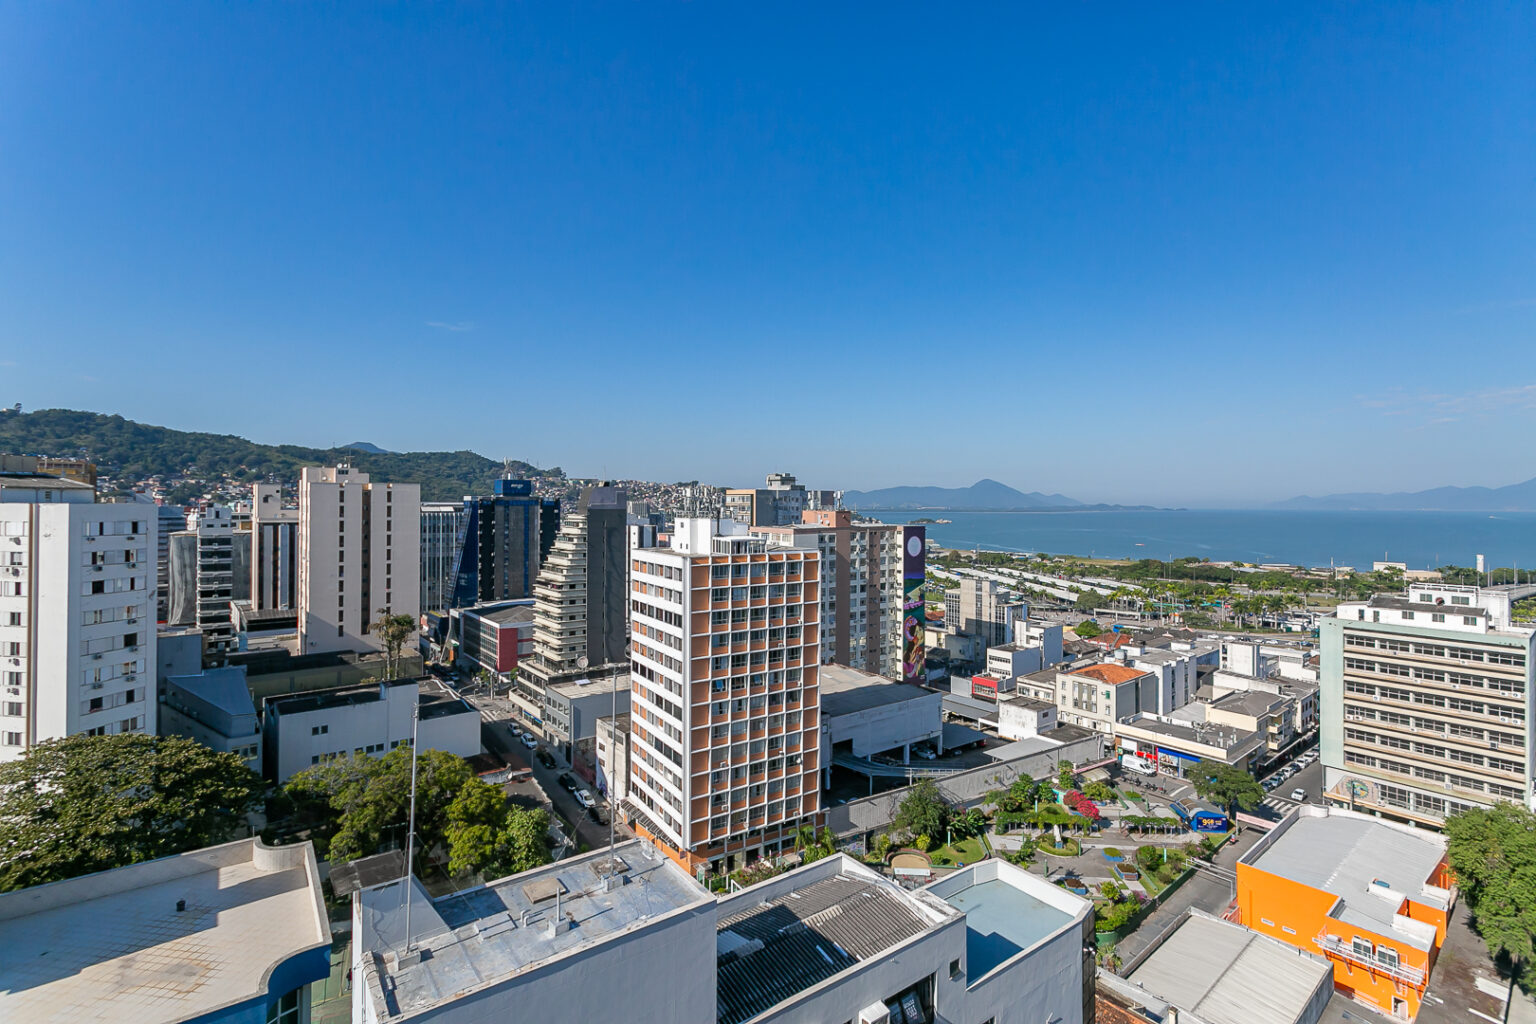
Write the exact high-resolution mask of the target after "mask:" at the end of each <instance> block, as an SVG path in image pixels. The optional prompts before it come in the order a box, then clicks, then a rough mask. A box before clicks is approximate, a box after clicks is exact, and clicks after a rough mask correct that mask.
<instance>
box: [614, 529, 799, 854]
mask: <svg viewBox="0 0 1536 1024" xmlns="http://www.w3.org/2000/svg"><path fill="white" fill-rule="evenodd" d="M820 569H821V558H820V556H819V554H818V553H817V552H816V551H815V550H807V549H802V548H769V547H768V546H767V545H766V543H765V542H764V540H763V538H761V537H754V536H750V535H749V534H748V533H747V527H746V526H744V525H741V524H739V523H736V522H733V521H731V520H729V519H723V520H721V519H679V520H678V521H677V524H676V527H675V529H674V531H673V534H672V547H671V548H670V549H667V548H644V549H641V550H639V551H635V552H633V553H632V555H631V559H630V575H629V579H630V602H631V604H630V608H631V611H632V613H633V618H634V631H633V636H632V637H631V643H630V765H629V777H628V779H627V784H628V786H627V788H628V798H627V801H626V806H627V808H628V810H629V814H630V824H631V825H633V826H635V828H636V830H637V831H638V832H639V833H640V834H642V835H644V836H646V837H647V838H649V839H651V840H652V841H654V842H656V843H657V844H658V845H660V846H661V847H662V848H663V849H665V850H666V851H667V853H668V855H669V856H671V857H672V858H673V859H674V860H676V861H677V862H678V863H679V864H681V865H683V866H684V867H686V868H687V869H688V870H689V871H690V872H691V871H694V870H697V869H698V868H700V867H702V866H705V865H708V866H709V867H711V868H712V869H718V868H720V867H736V866H740V865H741V864H745V863H747V861H748V860H750V859H752V858H755V857H757V856H771V855H773V854H777V853H780V852H788V851H789V850H790V849H792V848H793V846H794V837H795V833H796V832H797V831H798V830H799V829H800V828H801V827H802V826H803V825H808V824H815V823H816V822H817V821H818V820H819V818H820V812H821V804H820V794H821V785H820V777H819V774H818V770H819V768H820V764H819V756H820V753H821V721H820V711H821V696H820V694H821V690H820V686H819V685H818V684H819V680H820V665H821V649H820V641H821V638H820V626H819V622H820V609H821V594H820V584H819V580H820Z"/></svg>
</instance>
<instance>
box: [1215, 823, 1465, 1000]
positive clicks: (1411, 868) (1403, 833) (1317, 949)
mask: <svg viewBox="0 0 1536 1024" xmlns="http://www.w3.org/2000/svg"><path fill="white" fill-rule="evenodd" d="M1454 899H1455V896H1454V893H1453V892H1452V890H1451V880H1450V876H1449V872H1448V870H1447V868H1446V861H1445V837H1444V836H1441V835H1439V834H1436V833H1431V832H1424V831H1421V830H1418V829H1414V828H1411V827H1409V826H1407V825H1399V824H1396V823H1393V822H1386V821H1382V820H1380V819H1377V818H1373V817H1370V816H1368V815H1364V814H1357V813H1355V812H1353V811H1346V810H1341V809H1336V808H1325V807H1316V806H1310V805H1307V806H1302V807H1300V808H1298V810H1297V812H1296V813H1295V814H1293V815H1292V816H1290V817H1288V818H1286V819H1285V820H1284V821H1282V822H1281V823H1280V824H1279V825H1278V826H1277V827H1276V828H1275V829H1274V831H1272V832H1271V833H1270V834H1269V835H1267V836H1265V837H1264V838H1263V839H1261V840H1260V841H1259V842H1258V843H1256V844H1255V845H1254V846H1253V848H1252V849H1250V850H1249V851H1248V852H1247V853H1246V854H1244V855H1243V857H1242V859H1241V860H1239V861H1238V864H1237V905H1238V911H1239V913H1240V914H1241V918H1240V920H1241V923H1242V924H1244V925H1245V926H1247V927H1249V928H1251V929H1253V930H1254V931H1256V932H1260V933H1262V934H1264V935H1269V936H1271V937H1273V938H1276V939H1279V940H1281V941H1282V942H1288V943H1290V944H1291V945H1293V946H1296V947H1297V948H1299V949H1304V950H1306V951H1307V952H1309V953H1315V954H1319V955H1322V956H1325V957H1327V958H1328V959H1329V960H1330V961H1332V963H1333V983H1334V987H1335V988H1336V989H1338V990H1339V991H1341V992H1343V993H1345V994H1346V995H1349V996H1351V997H1352V998H1354V999H1356V1000H1358V1001H1359V1002H1362V1003H1364V1004H1366V1005H1368V1006H1370V1007H1372V1008H1374V1009H1377V1010H1380V1011H1381V1012H1382V1013H1385V1014H1388V1015H1389V1016H1392V1017H1396V1018H1398V1019H1400V1020H1412V1019H1413V1018H1414V1017H1415V1016H1416V1015H1417V1014H1418V1012H1419V1003H1420V1002H1421V1001H1422V1000H1423V998H1424V990H1425V988H1427V987H1428V985H1429V975H1430V971H1431V970H1432V969H1433V967H1434V964H1435V957H1436V955H1437V954H1438V953H1439V951H1440V946H1441V944H1442V943H1443V942H1444V941H1445V926H1446V921H1447V920H1448V919H1449V917H1450V913H1451V907H1452V905H1453V903H1454Z"/></svg>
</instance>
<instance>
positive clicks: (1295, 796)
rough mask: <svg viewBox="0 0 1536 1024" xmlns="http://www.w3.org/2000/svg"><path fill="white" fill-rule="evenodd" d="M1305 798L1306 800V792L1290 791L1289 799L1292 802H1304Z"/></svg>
mask: <svg viewBox="0 0 1536 1024" xmlns="http://www.w3.org/2000/svg"><path fill="white" fill-rule="evenodd" d="M1306 798H1307V791H1306V790H1304V789H1293V790H1291V799H1292V800H1297V801H1304V800H1306Z"/></svg>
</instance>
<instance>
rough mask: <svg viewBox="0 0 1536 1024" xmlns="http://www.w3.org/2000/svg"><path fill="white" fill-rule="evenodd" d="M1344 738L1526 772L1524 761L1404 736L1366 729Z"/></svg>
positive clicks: (1443, 759) (1425, 754) (1352, 731)
mask: <svg viewBox="0 0 1536 1024" xmlns="http://www.w3.org/2000/svg"><path fill="white" fill-rule="evenodd" d="M1344 738H1345V739H1350V740H1354V741H1356V742H1358V743H1370V744H1374V745H1375V746H1378V747H1390V748H1392V749H1394V750H1411V751H1413V752H1414V753H1415V754H1419V755H1422V756H1424V757H1433V758H1437V759H1439V760H1442V761H1450V762H1453V763H1456V764H1469V765H1472V766H1474V767H1477V768H1484V767H1486V768H1488V769H1490V770H1492V771H1499V772H1508V773H1511V774H1514V775H1520V774H1522V773H1523V772H1524V771H1525V762H1524V761H1523V760H1513V759H1511V758H1507V757H1495V756H1492V755H1489V754H1481V753H1476V752H1473V751H1468V750H1461V749H1459V748H1457V747H1442V746H1440V745H1439V744H1436V743H1424V742H1423V741H1421V740H1410V739H1407V738H1406V737H1403V736H1393V735H1391V734H1390V733H1376V732H1369V731H1367V730H1364V729H1345V730H1344Z"/></svg>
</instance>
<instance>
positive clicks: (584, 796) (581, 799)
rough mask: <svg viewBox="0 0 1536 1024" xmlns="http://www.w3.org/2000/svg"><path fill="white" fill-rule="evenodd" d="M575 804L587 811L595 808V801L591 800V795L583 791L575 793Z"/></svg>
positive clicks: (579, 790)
mask: <svg viewBox="0 0 1536 1024" xmlns="http://www.w3.org/2000/svg"><path fill="white" fill-rule="evenodd" d="M576 802H577V803H579V804H581V806H583V807H585V808H586V809H587V810H589V811H590V810H591V809H592V808H594V807H596V806H597V801H596V800H593V799H592V794H591V793H588V792H587V791H586V790H584V789H578V790H577V791H576Z"/></svg>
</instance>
